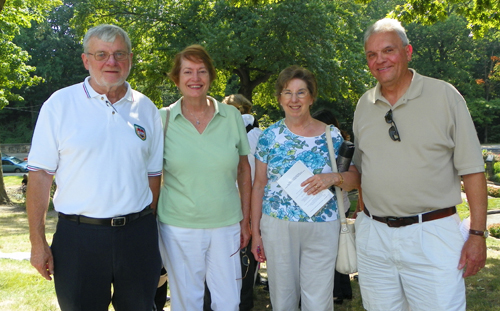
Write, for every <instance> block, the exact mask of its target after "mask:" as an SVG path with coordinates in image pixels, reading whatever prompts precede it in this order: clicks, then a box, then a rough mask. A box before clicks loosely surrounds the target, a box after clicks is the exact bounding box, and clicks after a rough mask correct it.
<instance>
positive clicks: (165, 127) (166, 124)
mask: <svg viewBox="0 0 500 311" xmlns="http://www.w3.org/2000/svg"><path fill="white" fill-rule="evenodd" d="M163 111H165V121H164V122H163V148H165V144H166V143H167V129H168V121H169V120H170V106H169V107H164V108H161V109H160V112H163ZM162 114H163V113H160V115H162ZM164 176H165V163H163V174H162V178H161V185H162V186H163V181H164Z"/></svg>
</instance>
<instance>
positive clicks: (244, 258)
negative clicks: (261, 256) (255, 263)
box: [229, 247, 250, 280]
mask: <svg viewBox="0 0 500 311" xmlns="http://www.w3.org/2000/svg"><path fill="white" fill-rule="evenodd" d="M247 249H248V247H245V248H243V249H242V250H241V254H242V255H243V256H241V264H242V265H244V266H245V267H247V270H246V271H245V275H244V276H243V277H242V278H239V279H236V280H243V279H244V278H246V277H247V274H248V269H249V267H250V258H249V257H248V255H247ZM239 251H240V250H237V251H236V252H234V253H233V254H232V255H231V256H229V257H233V256H234V255H236V254H237V253H239Z"/></svg>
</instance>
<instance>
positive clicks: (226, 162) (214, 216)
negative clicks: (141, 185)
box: [158, 45, 251, 311]
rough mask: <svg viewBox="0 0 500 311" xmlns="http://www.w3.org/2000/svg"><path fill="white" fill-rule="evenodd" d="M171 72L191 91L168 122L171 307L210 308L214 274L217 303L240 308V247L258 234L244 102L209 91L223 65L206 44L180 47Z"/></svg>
mask: <svg viewBox="0 0 500 311" xmlns="http://www.w3.org/2000/svg"><path fill="white" fill-rule="evenodd" d="M169 75H170V78H171V79H172V80H173V81H174V82H175V84H176V85H177V87H178V89H179V91H180V92H181V93H182V95H183V97H181V98H180V99H179V100H178V101H177V102H175V103H174V104H172V105H171V106H170V113H169V120H168V123H166V124H167V132H166V137H165V152H164V166H163V168H164V173H163V179H164V184H163V186H162V187H161V193H160V199H159V203H158V217H159V220H160V225H159V230H160V234H161V239H162V241H163V244H164V245H163V246H164V247H165V250H166V255H165V258H164V264H165V265H166V267H167V271H168V274H169V281H170V296H171V308H172V310H173V311H176V310H202V308H203V295H204V289H205V287H204V282H205V280H206V282H207V284H208V287H209V288H210V291H211V296H212V309H213V310H238V305H239V302H240V297H239V295H240V288H241V278H242V275H241V264H240V257H239V249H240V248H241V247H244V246H246V245H247V243H248V240H249V238H250V230H249V217H250V215H249V213H250V192H251V179H250V166H249V164H248V157H247V155H248V153H249V152H250V147H249V145H248V139H247V134H246V130H245V126H244V124H243V120H242V118H241V115H240V112H239V111H238V110H237V109H236V108H234V107H232V106H228V105H224V104H221V103H219V102H217V101H216V100H215V99H214V98H212V97H209V96H207V93H208V90H209V88H210V84H211V83H212V81H213V80H214V79H215V76H216V73H215V68H214V67H213V64H212V60H211V58H210V56H209V55H208V53H207V52H206V51H205V49H204V48H203V47H201V46H199V45H192V46H189V47H187V48H186V49H184V50H183V51H182V52H180V53H178V54H177V56H176V57H175V60H174V64H173V68H172V70H171V72H170V74H169ZM162 117H163V119H165V113H163V116H162ZM236 181H237V183H238V187H237V186H236Z"/></svg>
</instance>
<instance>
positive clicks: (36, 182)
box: [26, 170, 54, 280]
mask: <svg viewBox="0 0 500 311" xmlns="http://www.w3.org/2000/svg"><path fill="white" fill-rule="evenodd" d="M28 180H29V182H28V190H27V193H26V211H27V213H28V223H29V231H30V241H31V264H32V265H33V267H35V268H36V269H37V270H38V272H39V273H40V274H41V275H42V276H43V277H44V278H45V279H47V280H52V278H51V277H50V275H51V274H53V273H54V259H53V257H52V252H51V250H50V247H49V244H48V243H47V239H46V237H45V217H46V214H47V208H48V206H49V195H50V187H51V186H52V175H50V174H48V173H47V172H45V171H42V170H40V171H31V172H29V178H28Z"/></svg>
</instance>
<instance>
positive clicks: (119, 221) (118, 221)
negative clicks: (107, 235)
mask: <svg viewBox="0 0 500 311" xmlns="http://www.w3.org/2000/svg"><path fill="white" fill-rule="evenodd" d="M126 222H127V218H126V217H124V216H120V217H113V218H111V227H121V226H125V223H126Z"/></svg>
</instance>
